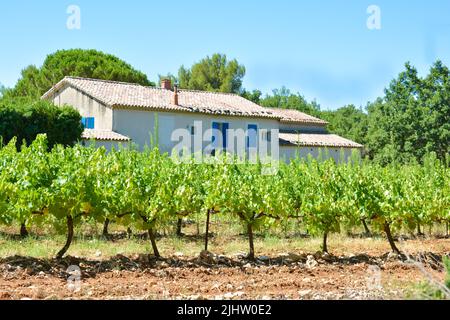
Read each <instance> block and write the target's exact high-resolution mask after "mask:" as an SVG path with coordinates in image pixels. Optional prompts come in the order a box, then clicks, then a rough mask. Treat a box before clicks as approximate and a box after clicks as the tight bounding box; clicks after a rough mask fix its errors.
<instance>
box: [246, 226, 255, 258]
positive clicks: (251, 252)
mask: <svg viewBox="0 0 450 320" xmlns="http://www.w3.org/2000/svg"><path fill="white" fill-rule="evenodd" d="M247 233H248V244H249V247H250V248H249V249H250V250H249V253H248V258H249V259H250V260H254V259H255V245H254V241H253V226H252V225H251V224H247Z"/></svg>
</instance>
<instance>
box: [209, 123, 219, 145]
mask: <svg viewBox="0 0 450 320" xmlns="http://www.w3.org/2000/svg"><path fill="white" fill-rule="evenodd" d="M212 129H213V136H212V140H211V142H212V143H213V146H214V148H217V147H218V145H217V144H218V140H219V137H218V136H217V135H218V131H219V130H220V124H219V123H218V122H213V124H212Z"/></svg>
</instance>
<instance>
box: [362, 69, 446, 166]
mask: <svg viewBox="0 0 450 320" xmlns="http://www.w3.org/2000/svg"><path fill="white" fill-rule="evenodd" d="M449 92H450V73H449V70H448V68H447V67H446V66H444V65H443V64H442V62H440V61H437V62H436V63H435V64H434V65H433V66H432V67H431V69H430V73H429V74H428V75H427V76H426V77H425V78H420V77H419V76H418V73H417V70H416V69H415V68H414V67H413V66H411V65H410V64H406V70H405V71H404V72H402V73H400V75H399V76H398V78H397V79H394V80H393V81H392V82H391V84H390V85H389V87H388V88H387V89H386V92H385V93H386V95H385V97H384V98H383V99H378V100H377V101H376V102H374V103H372V104H371V105H370V106H369V107H368V112H369V124H368V134H367V146H368V148H369V153H370V156H371V157H372V158H374V159H375V161H377V162H379V163H381V164H387V163H391V162H400V163H408V162H411V161H418V162H421V161H422V160H423V157H424V156H425V155H426V154H427V153H430V152H435V153H436V154H437V156H438V158H439V159H441V160H443V161H444V160H445V157H446V156H447V155H448V154H449V152H450V149H449V148H450V94H449Z"/></svg>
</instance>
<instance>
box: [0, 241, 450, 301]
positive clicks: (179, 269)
mask: <svg viewBox="0 0 450 320" xmlns="http://www.w3.org/2000/svg"><path fill="white" fill-rule="evenodd" d="M448 243H449V242H448V240H446V239H442V240H440V239H435V240H432V241H430V243H429V245H428V246H427V249H430V251H421V252H414V253H412V254H411V255H410V256H408V257H406V256H394V255H392V254H388V253H386V252H376V251H377V250H373V249H372V250H371V252H370V255H369V254H360V255H353V254H347V255H341V256H334V255H323V254H321V253H316V254H307V253H290V254H289V253H286V254H282V255H278V256H259V257H258V259H257V260H256V261H248V260H247V259H246V258H245V256H244V255H243V254H237V255H234V256H232V257H225V256H217V255H214V254H211V253H207V252H203V253H202V254H201V255H199V256H198V257H184V256H181V255H178V256H173V257H170V258H166V259H155V258H154V257H151V256H147V255H135V256H132V257H126V256H122V255H118V256H115V257H112V258H106V259H100V258H99V259H98V260H87V259H80V258H74V257H67V258H65V259H63V260H50V259H35V258H28V257H18V256H15V257H9V258H6V259H1V260H0V300H2V299H4V300H8V299H352V300H355V299H364V300H365V299H404V298H405V297H407V295H408V292H410V289H411V288H412V287H413V286H414V285H416V284H417V283H420V282H422V281H426V280H429V279H430V278H431V279H436V280H437V281H441V282H442V281H443V280H444V277H445V274H444V269H443V265H442V257H443V256H444V255H449V251H448V250H442V248H449V247H448V246H447V245H448ZM435 244H437V245H435ZM443 244H444V245H443ZM433 249H434V250H433ZM408 258H410V259H408ZM411 258H412V260H411ZM69 266H77V267H79V268H80V270H81V275H80V281H79V282H76V281H74V280H73V279H75V280H77V276H78V274H77V273H76V272H75V273H70V272H68V267H69ZM68 280H69V281H68ZM74 284H75V286H73V285H74ZM77 284H79V286H76V285H77ZM71 285H72V286H71ZM77 289H78V290H77Z"/></svg>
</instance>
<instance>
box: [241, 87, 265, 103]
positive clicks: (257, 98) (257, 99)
mask: <svg viewBox="0 0 450 320" xmlns="http://www.w3.org/2000/svg"><path fill="white" fill-rule="evenodd" d="M241 96H242V97H243V98H245V99H247V100H250V101H252V102H254V103H256V104H260V103H261V96H262V92H261V91H259V90H253V91H247V90H245V89H244V90H242V93H241Z"/></svg>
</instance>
